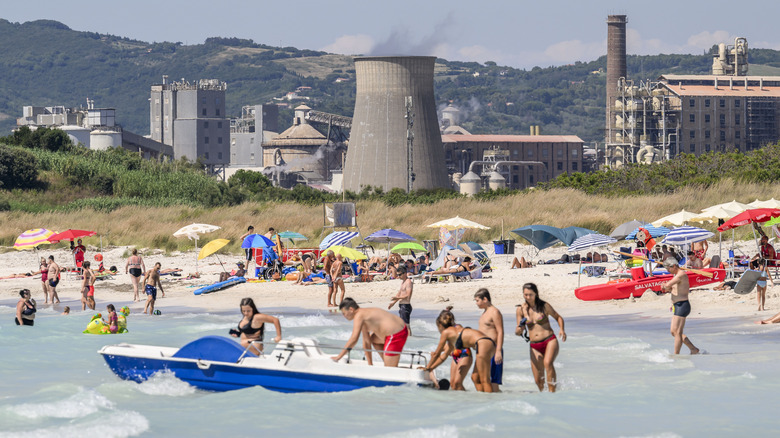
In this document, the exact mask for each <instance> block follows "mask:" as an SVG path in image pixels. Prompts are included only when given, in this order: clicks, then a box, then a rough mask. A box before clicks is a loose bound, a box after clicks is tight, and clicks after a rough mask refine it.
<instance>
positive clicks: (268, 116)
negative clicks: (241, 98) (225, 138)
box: [230, 104, 279, 167]
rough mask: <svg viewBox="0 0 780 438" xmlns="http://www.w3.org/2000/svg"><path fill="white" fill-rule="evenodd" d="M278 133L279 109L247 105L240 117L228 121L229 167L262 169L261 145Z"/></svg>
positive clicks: (272, 106)
mask: <svg viewBox="0 0 780 438" xmlns="http://www.w3.org/2000/svg"><path fill="white" fill-rule="evenodd" d="M278 132H279V107H278V106H276V105H274V104H271V105H247V106H244V107H243V108H241V117H240V118H237V119H230V166H231V167H263V166H264V164H263V143H264V142H267V141H269V140H271V139H272V138H275V137H276V136H277V135H279V134H278Z"/></svg>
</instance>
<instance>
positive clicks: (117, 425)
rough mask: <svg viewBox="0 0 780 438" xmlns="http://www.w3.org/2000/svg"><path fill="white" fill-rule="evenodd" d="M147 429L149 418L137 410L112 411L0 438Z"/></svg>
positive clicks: (115, 435) (118, 437)
mask: <svg viewBox="0 0 780 438" xmlns="http://www.w3.org/2000/svg"><path fill="white" fill-rule="evenodd" d="M147 430H149V420H147V419H146V417H144V416H143V415H141V414H139V413H138V412H133V411H127V412H112V413H109V414H106V415H101V416H99V417H98V418H95V419H91V420H88V421H84V422H76V423H68V424H66V425H63V426H50V427H45V428H40V429H35V430H29V431H13V432H0V438H6V437H8V438H11V437H14V438H26V437H36V438H41V437H43V438H49V437H51V438H59V437H62V438H68V437H73V436H96V437H101V438H125V437H130V436H137V435H140V434H142V433H144V432H146V431H147Z"/></svg>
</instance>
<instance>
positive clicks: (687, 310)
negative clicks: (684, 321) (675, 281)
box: [672, 300, 691, 318]
mask: <svg viewBox="0 0 780 438" xmlns="http://www.w3.org/2000/svg"><path fill="white" fill-rule="evenodd" d="M672 309H673V310H674V316H682V317H683V318H685V317H686V316H688V315H690V314H691V303H690V302H688V300H685V301H678V302H676V303H673V304H672Z"/></svg>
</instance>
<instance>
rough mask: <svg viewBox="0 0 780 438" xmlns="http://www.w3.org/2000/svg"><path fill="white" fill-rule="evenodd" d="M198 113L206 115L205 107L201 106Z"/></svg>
mask: <svg viewBox="0 0 780 438" xmlns="http://www.w3.org/2000/svg"><path fill="white" fill-rule="evenodd" d="M200 113H201V114H203V115H204V116H205V115H206V108H203V109H202V110H201V112H200Z"/></svg>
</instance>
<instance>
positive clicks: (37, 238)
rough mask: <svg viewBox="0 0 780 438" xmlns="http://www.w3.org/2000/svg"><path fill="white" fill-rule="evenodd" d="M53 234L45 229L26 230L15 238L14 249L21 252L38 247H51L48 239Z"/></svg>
mask: <svg viewBox="0 0 780 438" xmlns="http://www.w3.org/2000/svg"><path fill="white" fill-rule="evenodd" d="M54 234H55V233H54V231H50V230H47V229H46V228H34V229H32V230H27V231H25V232H24V233H22V234H21V235H19V237H17V238H16V242H15V243H14V249H16V250H19V251H22V250H25V249H33V248H35V247H37V246H38V245H51V242H49V240H48V239H49V237H51V236H53V235H54Z"/></svg>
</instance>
